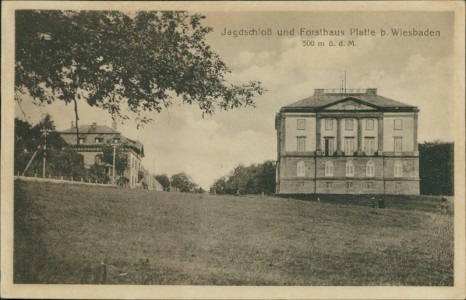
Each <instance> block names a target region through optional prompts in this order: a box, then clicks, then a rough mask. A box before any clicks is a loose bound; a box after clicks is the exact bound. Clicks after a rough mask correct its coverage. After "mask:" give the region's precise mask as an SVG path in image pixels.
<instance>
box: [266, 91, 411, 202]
mask: <svg viewBox="0 0 466 300" xmlns="http://www.w3.org/2000/svg"><path fill="white" fill-rule="evenodd" d="M418 112H419V109H418V108H417V107H415V106H412V105H408V104H404V103H401V102H398V101H395V100H392V99H389V98H386V97H382V96H380V95H377V89H350V90H348V89H346V90H342V89H339V90H335V89H316V90H315V91H314V95H312V96H311V97H308V98H306V99H303V100H300V101H297V102H295V103H292V104H290V105H286V106H283V107H282V108H281V109H280V111H279V112H278V113H277V115H276V121H275V128H276V131H277V153H278V157H277V176H276V178H277V193H282V194H312V193H314V194H325V193H329V194H419V152H418V143H417V130H418V128H417V127H418V125H417V124H418Z"/></svg>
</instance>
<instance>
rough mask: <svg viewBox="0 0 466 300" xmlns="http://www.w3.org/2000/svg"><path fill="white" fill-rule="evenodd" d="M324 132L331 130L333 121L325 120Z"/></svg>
mask: <svg viewBox="0 0 466 300" xmlns="http://www.w3.org/2000/svg"><path fill="white" fill-rule="evenodd" d="M325 130H333V119H325Z"/></svg>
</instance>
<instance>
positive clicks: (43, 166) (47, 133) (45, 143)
mask: <svg viewBox="0 0 466 300" xmlns="http://www.w3.org/2000/svg"><path fill="white" fill-rule="evenodd" d="M50 131H52V130H50V129H45V128H44V129H41V130H40V132H42V136H43V137H44V158H43V161H42V178H45V163H46V160H47V158H46V156H47V135H49V132H50Z"/></svg>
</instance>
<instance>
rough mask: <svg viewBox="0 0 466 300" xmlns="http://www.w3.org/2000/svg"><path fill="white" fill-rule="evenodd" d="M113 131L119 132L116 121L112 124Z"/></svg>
mask: <svg viewBox="0 0 466 300" xmlns="http://www.w3.org/2000/svg"><path fill="white" fill-rule="evenodd" d="M112 129H113V130H115V131H116V130H117V123H116V122H115V121H113V122H112Z"/></svg>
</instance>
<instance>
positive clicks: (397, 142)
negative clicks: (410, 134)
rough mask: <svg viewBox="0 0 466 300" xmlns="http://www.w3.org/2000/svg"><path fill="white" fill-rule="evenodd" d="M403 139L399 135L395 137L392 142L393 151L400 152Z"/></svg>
mask: <svg viewBox="0 0 466 300" xmlns="http://www.w3.org/2000/svg"><path fill="white" fill-rule="evenodd" d="M402 145H403V139H402V138H401V137H395V138H394V142H393V147H394V150H395V152H398V153H399V152H401V151H402V150H403V147H402Z"/></svg>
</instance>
